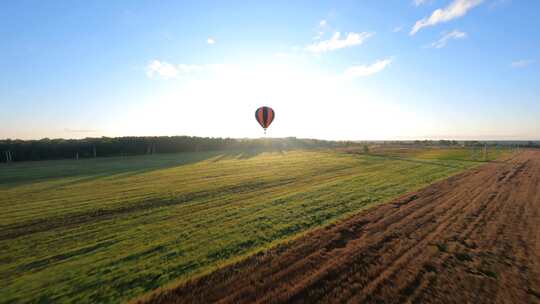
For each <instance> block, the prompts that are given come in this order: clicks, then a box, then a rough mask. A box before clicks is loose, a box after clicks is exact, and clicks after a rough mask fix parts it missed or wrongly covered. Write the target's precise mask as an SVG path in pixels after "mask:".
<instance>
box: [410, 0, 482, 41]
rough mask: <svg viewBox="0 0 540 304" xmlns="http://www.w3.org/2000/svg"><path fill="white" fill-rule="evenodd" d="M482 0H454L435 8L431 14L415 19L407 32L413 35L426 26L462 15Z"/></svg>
mask: <svg viewBox="0 0 540 304" xmlns="http://www.w3.org/2000/svg"><path fill="white" fill-rule="evenodd" d="M482 2H483V0H454V1H452V3H450V5H448V6H447V7H445V8H439V9H436V10H435V11H434V12H433V13H432V14H431V16H429V17H426V18H424V19H421V20H418V21H416V23H415V24H414V26H413V28H412V29H411V32H410V33H409V34H410V35H414V34H416V33H417V32H418V31H419V30H420V29H422V28H424V27H426V26H434V25H436V24H438V23H443V22H448V21H450V20H452V19H455V18H459V17H462V16H464V15H465V14H467V12H468V11H469V10H471V9H472V8H474V7H475V6H478V5H480V4H481V3H482Z"/></svg>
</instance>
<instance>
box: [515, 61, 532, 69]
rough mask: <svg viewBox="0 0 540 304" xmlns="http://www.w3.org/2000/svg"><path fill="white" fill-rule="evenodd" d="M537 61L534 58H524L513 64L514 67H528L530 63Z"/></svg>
mask: <svg viewBox="0 0 540 304" xmlns="http://www.w3.org/2000/svg"><path fill="white" fill-rule="evenodd" d="M533 63H535V60H532V59H522V60H517V61H514V62H512V64H511V66H512V67H513V68H516V69H518V68H525V67H528V66H529V65H531V64H533Z"/></svg>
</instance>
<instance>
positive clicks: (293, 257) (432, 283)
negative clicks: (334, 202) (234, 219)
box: [146, 151, 540, 303]
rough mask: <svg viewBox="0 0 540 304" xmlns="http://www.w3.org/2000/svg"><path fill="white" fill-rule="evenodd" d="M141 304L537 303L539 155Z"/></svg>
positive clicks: (467, 175) (412, 197)
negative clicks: (212, 303) (216, 303)
mask: <svg viewBox="0 0 540 304" xmlns="http://www.w3.org/2000/svg"><path fill="white" fill-rule="evenodd" d="M146 300H147V301H148V302H150V303H210V302H220V303H317V302H321V303H345V302H350V303H540V151H523V152H521V153H520V154H517V155H513V156H512V157H511V158H508V159H506V160H505V161H502V162H492V163H490V164H486V165H484V166H480V167H475V168H473V169H470V170H468V171H466V172H463V173H460V174H458V175H456V176H453V177H451V178H448V179H446V180H443V181H440V182H437V183H435V184H432V185H430V186H428V187H426V188H424V189H422V190H419V191H417V192H414V193H409V194H407V195H404V196H401V197H400V198H398V199H395V200H393V201H391V202H390V203H387V204H382V205H379V206H376V207H373V208H371V209H367V210H365V211H363V212H360V213H359V214H357V215H355V216H353V217H351V218H349V219H348V220H345V221H343V222H340V223H338V224H334V225H331V226H327V227H326V228H321V229H317V230H314V231H313V232H310V233H308V234H306V235H305V236H303V237H301V238H299V239H297V240H295V241H292V242H289V243H287V244H285V245H281V246H278V247H276V248H274V249H272V250H269V251H267V252H264V253H260V254H258V255H255V256H252V257H250V258H248V259H247V260H244V261H243V262H240V263H237V264H235V265H232V266H229V267H226V268H223V269H220V270H218V271H215V272H213V273H211V274H209V275H207V276H203V277H201V278H198V279H195V280H192V281H190V282H188V283H187V284H184V285H181V286H179V287H176V288H174V289H170V290H167V291H162V292H161V293H155V294H154V295H152V296H150V297H148V298H147V299H146Z"/></svg>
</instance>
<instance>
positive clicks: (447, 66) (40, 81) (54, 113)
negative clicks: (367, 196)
mask: <svg viewBox="0 0 540 304" xmlns="http://www.w3.org/2000/svg"><path fill="white" fill-rule="evenodd" d="M438 9H440V10H439V11H436V10H438ZM539 11H540V2H537V1H510V0H507V1H504V0H489V1H488V0H485V1H481V0H453V1H452V0H444V1H442V0H433V1H418V0H417V1H409V0H403V1H328V2H316V3H313V2H312V1H295V2H294V3H291V2H290V1H268V2H266V3H264V4H263V2H260V1H256V2H249V3H247V2H244V1H234V2H227V3H225V2H221V1H197V2H189V3H188V2H187V1H159V2H156V1H146V2H143V1H138V2H133V1H114V2H110V1H89V2H77V3H75V2H72V1H53V2H50V1H11V2H10V3H8V2H4V3H3V4H2V5H1V7H0V26H1V28H2V29H1V30H0V37H1V39H2V43H0V55H1V56H0V66H1V67H2V72H1V73H0V106H1V109H2V110H1V111H0V121H1V128H0V138H21V139H39V138H44V137H49V138H83V137H100V136H143V135H193V136H212V137H261V136H263V131H262V129H261V128H260V127H259V126H258V124H257V122H256V121H255V119H254V112H255V110H256V109H257V108H258V107H259V106H264V105H266V106H271V107H272V108H273V109H274V110H275V112H276V118H275V120H274V122H273V124H272V125H271V127H270V128H269V130H268V135H267V136H270V137H285V136H296V137H306V138H321V139H351V140H362V139H368V140H375V139H424V138H427V139H440V138H450V139H531V140H534V139H536V140H537V139H540V122H539V117H540V97H539V96H540V86H539V85H538V84H539V83H540V62H538V60H540V33H539V31H538V29H539V28H540V20H539V19H538V18H537V14H538V12H539Z"/></svg>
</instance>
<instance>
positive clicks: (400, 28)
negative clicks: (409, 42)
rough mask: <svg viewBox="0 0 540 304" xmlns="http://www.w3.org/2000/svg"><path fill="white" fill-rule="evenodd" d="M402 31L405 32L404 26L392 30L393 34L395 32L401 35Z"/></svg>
mask: <svg viewBox="0 0 540 304" xmlns="http://www.w3.org/2000/svg"><path fill="white" fill-rule="evenodd" d="M402 30H403V26H396V27H395V28H394V29H393V30H392V32H394V33H399V32H401V31H402Z"/></svg>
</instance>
